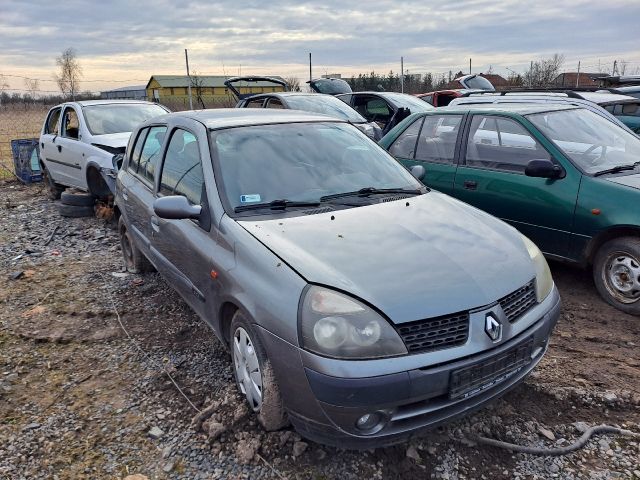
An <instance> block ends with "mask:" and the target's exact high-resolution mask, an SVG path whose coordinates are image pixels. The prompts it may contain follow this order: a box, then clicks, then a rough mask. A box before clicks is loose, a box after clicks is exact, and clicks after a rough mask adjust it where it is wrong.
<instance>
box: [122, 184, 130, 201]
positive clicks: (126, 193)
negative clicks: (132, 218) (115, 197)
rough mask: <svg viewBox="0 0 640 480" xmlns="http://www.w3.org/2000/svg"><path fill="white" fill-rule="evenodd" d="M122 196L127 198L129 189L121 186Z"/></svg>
mask: <svg viewBox="0 0 640 480" xmlns="http://www.w3.org/2000/svg"><path fill="white" fill-rule="evenodd" d="M122 198H123V199H124V200H129V190H127V189H126V188H124V187H122Z"/></svg>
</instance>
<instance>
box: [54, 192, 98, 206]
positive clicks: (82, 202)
mask: <svg viewBox="0 0 640 480" xmlns="http://www.w3.org/2000/svg"><path fill="white" fill-rule="evenodd" d="M60 201H61V202H62V203H63V204H64V205H75V206H76V207H93V206H94V205H95V203H96V197H94V196H93V195H91V194H90V193H88V192H66V191H65V192H62V194H61V195H60Z"/></svg>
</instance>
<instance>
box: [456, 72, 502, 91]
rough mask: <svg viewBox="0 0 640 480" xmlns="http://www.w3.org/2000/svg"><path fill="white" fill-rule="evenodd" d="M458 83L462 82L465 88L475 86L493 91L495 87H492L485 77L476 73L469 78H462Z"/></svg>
mask: <svg viewBox="0 0 640 480" xmlns="http://www.w3.org/2000/svg"><path fill="white" fill-rule="evenodd" d="M462 82H464V83H462ZM460 83H462V85H463V86H464V87H465V88H477V89H478V90H491V91H495V88H493V85H492V84H491V82H490V81H489V80H487V79H486V78H484V77H481V76H480V75H476V76H474V77H471V78H464V79H462V81H461V82H460Z"/></svg>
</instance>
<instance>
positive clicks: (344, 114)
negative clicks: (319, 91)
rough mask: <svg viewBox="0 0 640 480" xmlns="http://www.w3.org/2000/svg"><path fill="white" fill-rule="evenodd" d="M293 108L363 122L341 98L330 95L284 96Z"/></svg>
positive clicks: (360, 116)
mask: <svg viewBox="0 0 640 480" xmlns="http://www.w3.org/2000/svg"><path fill="white" fill-rule="evenodd" d="M285 100H286V101H287V104H288V105H289V107H290V108H292V109H293V110H303V111H305V112H313V113H323V114H325V115H331V116H332V117H336V118H339V119H340V120H347V121H349V122H353V123H365V122H366V120H365V119H364V117H363V116H362V115H360V114H359V113H358V112H356V111H355V110H354V109H353V108H351V107H350V106H349V105H347V104H346V103H344V102H343V101H342V100H339V99H337V98H336V97H332V96H330V95H291V96H287V97H286V98H285Z"/></svg>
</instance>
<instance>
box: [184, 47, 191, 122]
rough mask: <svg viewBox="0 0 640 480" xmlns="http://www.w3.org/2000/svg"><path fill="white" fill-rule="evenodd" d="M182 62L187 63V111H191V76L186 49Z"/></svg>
mask: <svg viewBox="0 0 640 480" xmlns="http://www.w3.org/2000/svg"><path fill="white" fill-rule="evenodd" d="M184 60H185V62H186V63H187V81H188V82H189V84H188V85H189V86H188V89H189V110H193V100H192V99H191V76H190V75H189V54H188V53H187V49H186V48H185V49H184Z"/></svg>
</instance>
